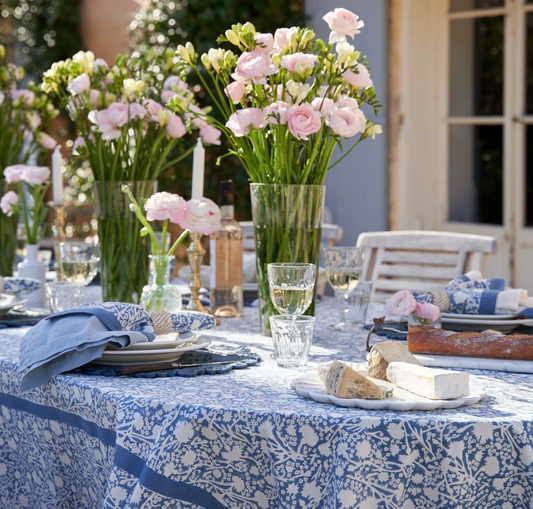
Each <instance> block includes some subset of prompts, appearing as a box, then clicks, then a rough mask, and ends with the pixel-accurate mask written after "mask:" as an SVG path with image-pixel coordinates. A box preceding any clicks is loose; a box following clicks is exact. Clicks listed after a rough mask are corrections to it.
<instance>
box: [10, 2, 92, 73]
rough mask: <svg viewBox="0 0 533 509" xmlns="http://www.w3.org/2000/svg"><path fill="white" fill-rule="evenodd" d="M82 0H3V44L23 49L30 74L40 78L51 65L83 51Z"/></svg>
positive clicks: (26, 66) (25, 64) (25, 63)
mask: <svg viewBox="0 0 533 509" xmlns="http://www.w3.org/2000/svg"><path fill="white" fill-rule="evenodd" d="M80 4H81V0H0V15H1V16H2V18H4V19H6V18H7V19H8V20H9V21H10V22H12V26H11V27H10V26H9V25H10V23H5V24H0V44H4V45H12V44H13V43H14V42H15V41H16V42H18V44H20V46H21V51H22V53H23V54H24V55H25V56H26V58H27V60H26V61H25V62H24V66H25V68H26V71H27V73H28V74H31V75H33V76H41V75H42V73H43V72H44V71H45V70H46V69H49V68H50V67H51V65H52V63H54V62H57V61H58V60H63V59H65V58H67V57H69V56H70V55H73V54H74V53H76V52H77V51H79V50H80V49H82V46H83V45H82V41H81V37H80V34H79V32H78V23H79V9H80Z"/></svg>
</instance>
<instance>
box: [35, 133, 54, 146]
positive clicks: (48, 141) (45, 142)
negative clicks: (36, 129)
mask: <svg viewBox="0 0 533 509" xmlns="http://www.w3.org/2000/svg"><path fill="white" fill-rule="evenodd" d="M37 141H38V142H39V143H40V145H41V146H42V147H43V148H45V149H47V150H52V149H54V148H56V145H57V141H56V140H54V138H52V137H51V136H50V135H48V134H46V133H39V134H38V135H37Z"/></svg>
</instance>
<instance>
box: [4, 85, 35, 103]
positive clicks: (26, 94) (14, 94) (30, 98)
mask: <svg viewBox="0 0 533 509" xmlns="http://www.w3.org/2000/svg"><path fill="white" fill-rule="evenodd" d="M10 95H11V100H12V101H16V100H17V99H18V100H20V102H23V103H24V104H27V105H28V106H31V105H32V104H33V102H34V101H35V92H32V91H31V90H27V89H25V88H23V89H21V90H11V92H10Z"/></svg>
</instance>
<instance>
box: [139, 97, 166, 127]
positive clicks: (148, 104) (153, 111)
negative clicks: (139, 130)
mask: <svg viewBox="0 0 533 509" xmlns="http://www.w3.org/2000/svg"><path fill="white" fill-rule="evenodd" d="M143 106H144V107H145V108H146V109H147V110H148V115H150V119H151V120H152V121H153V122H159V117H158V116H157V112H158V111H159V110H162V109H163V106H162V105H161V104H159V103H158V102H156V101H154V100H153V99H145V100H144V102H143Z"/></svg>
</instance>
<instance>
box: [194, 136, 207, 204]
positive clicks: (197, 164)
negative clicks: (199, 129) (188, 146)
mask: <svg viewBox="0 0 533 509" xmlns="http://www.w3.org/2000/svg"><path fill="white" fill-rule="evenodd" d="M204 171H205V149H204V146H203V145H202V138H198V143H197V144H196V147H195V148H194V153H193V158H192V192H191V198H192V199H193V200H198V199H200V198H203V196H204Z"/></svg>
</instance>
